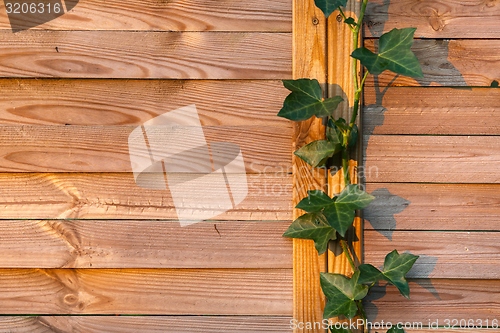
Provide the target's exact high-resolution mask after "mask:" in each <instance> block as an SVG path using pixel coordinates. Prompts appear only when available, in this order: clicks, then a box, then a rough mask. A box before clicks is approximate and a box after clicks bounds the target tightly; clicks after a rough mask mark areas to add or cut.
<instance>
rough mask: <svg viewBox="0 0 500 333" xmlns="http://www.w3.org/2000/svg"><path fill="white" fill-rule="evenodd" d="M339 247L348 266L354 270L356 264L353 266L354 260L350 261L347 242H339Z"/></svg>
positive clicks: (342, 240) (343, 240)
mask: <svg viewBox="0 0 500 333" xmlns="http://www.w3.org/2000/svg"><path fill="white" fill-rule="evenodd" d="M340 246H341V247H342V252H344V254H345V256H346V258H347V261H349V265H351V268H352V270H353V271H355V270H356V264H354V260H353V259H352V255H351V251H349V247H348V245H347V241H346V240H345V239H341V240H340Z"/></svg>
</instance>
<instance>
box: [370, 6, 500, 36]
mask: <svg viewBox="0 0 500 333" xmlns="http://www.w3.org/2000/svg"><path fill="white" fill-rule="evenodd" d="M499 20H500V5H499V3H498V2H497V1H495V0H486V1H481V0H393V1H387V0H374V1H370V3H369V5H368V8H367V16H366V20H365V22H366V28H367V29H365V32H366V35H367V36H376V37H379V36H380V35H381V34H382V33H384V32H388V31H390V30H392V29H394V28H402V27H416V28H417V32H416V35H415V36H417V37H419V38H423V37H425V38H478V39H481V38H498V36H499V34H500V25H499V24H498V21H499Z"/></svg>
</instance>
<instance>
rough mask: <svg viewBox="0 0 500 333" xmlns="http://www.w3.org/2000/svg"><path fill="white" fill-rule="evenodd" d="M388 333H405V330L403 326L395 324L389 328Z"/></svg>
mask: <svg viewBox="0 0 500 333" xmlns="http://www.w3.org/2000/svg"><path fill="white" fill-rule="evenodd" d="M387 333H405V330H404V329H402V328H397V327H396V326H393V327H391V328H389V330H387Z"/></svg>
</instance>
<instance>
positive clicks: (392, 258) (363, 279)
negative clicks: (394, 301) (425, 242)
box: [359, 250, 418, 298]
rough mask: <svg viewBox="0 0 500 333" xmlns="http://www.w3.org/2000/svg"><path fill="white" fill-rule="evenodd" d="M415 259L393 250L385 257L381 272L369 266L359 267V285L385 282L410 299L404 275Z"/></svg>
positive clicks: (412, 256) (411, 255)
mask: <svg viewBox="0 0 500 333" xmlns="http://www.w3.org/2000/svg"><path fill="white" fill-rule="evenodd" d="M417 259H418V256H415V255H413V254H410V253H403V254H399V253H398V251H396V250H394V251H392V252H391V253H389V254H388V255H387V256H386V257H385V260H384V268H383V270H382V271H380V270H378V269H377V268H376V267H374V266H372V265H369V264H363V265H360V266H359V270H360V278H359V283H362V284H372V283H375V282H377V281H379V280H385V281H387V282H389V283H391V284H393V285H395V286H396V288H398V290H399V292H400V293H401V295H403V296H404V297H406V298H410V287H409V285H408V281H406V274H407V273H408V272H409V271H410V269H411V268H412V267H413V264H414V263H415V261H417Z"/></svg>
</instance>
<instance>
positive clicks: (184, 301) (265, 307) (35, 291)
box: [0, 269, 292, 316]
mask: <svg viewBox="0 0 500 333" xmlns="http://www.w3.org/2000/svg"><path fill="white" fill-rule="evenodd" d="M0 312H1V313H8V314H26V313H40V314H84V313H85V314H152V315H154V314H159V313H160V314H173V315H175V314H177V315H181V314H182V315H183V314H191V315H260V316H290V315H291V314H292V270H291V269H271V270H269V269H257V270H256V269H253V270H252V269H221V270H217V269H214V270H211V269H207V270H196V269H180V270H168V269H165V270H163V269H141V270H134V269H121V270H107V269H76V270H73V269H59V270H58V269H55V270H51V269H1V270H0Z"/></svg>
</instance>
